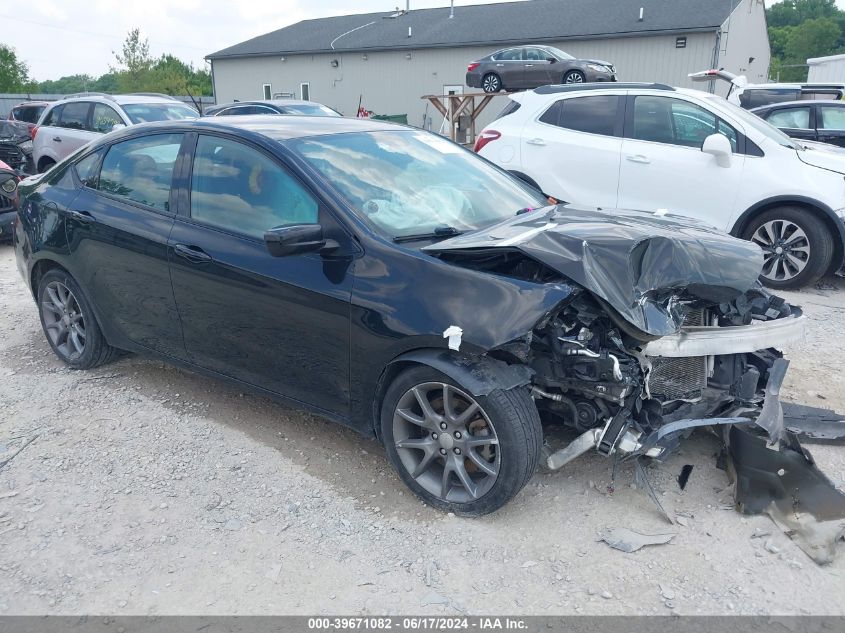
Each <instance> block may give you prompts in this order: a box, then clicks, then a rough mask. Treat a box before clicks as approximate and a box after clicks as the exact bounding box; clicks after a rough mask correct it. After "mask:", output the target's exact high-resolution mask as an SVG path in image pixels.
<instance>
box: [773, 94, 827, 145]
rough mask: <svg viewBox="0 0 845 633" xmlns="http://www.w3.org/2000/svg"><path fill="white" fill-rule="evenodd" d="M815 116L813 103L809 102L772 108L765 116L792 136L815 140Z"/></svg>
mask: <svg viewBox="0 0 845 633" xmlns="http://www.w3.org/2000/svg"><path fill="white" fill-rule="evenodd" d="M814 116H815V113H814V112H813V104H812V102H807V105H794V106H787V107H777V108H772V109H771V110H770V111H769V113H768V114H766V115H765V117H764V118H765V119H766V121H768V122H769V123H771V124H772V125H774V126H775V127H776V128H780V130H781V131H782V132H783V133H784V134H787V135H789V136H791V137H792V138H799V139H804V140H806V141H815V140H816V130H815V125H814V124H813V121H814Z"/></svg>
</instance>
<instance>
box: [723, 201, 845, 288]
mask: <svg viewBox="0 0 845 633" xmlns="http://www.w3.org/2000/svg"><path fill="white" fill-rule="evenodd" d="M782 206H793V207H803V208H805V209H807V210H808V211H810V212H811V213H813V214H814V215H815V216H816V217H817V218H819V219H820V220H822V221H823V222H824V223H825V226H826V227H827V228H828V230H829V231H830V233H831V235H833V237H834V244H833V259H832V260H831V265H830V266H831V267H830V270H828V271H827V272H828V273H830V272H835V271H836V270H838V269H839V268H840V267H841V266H842V265H843V263H845V223H843V221H842V220H841V219H840V218H839V217H838V216H837V215H836V212H835V211H834V210H833V209H831V208H830V207H829V206H828V205H826V204H824V203H823V202H819V201H818V200H814V199H813V198H807V197H805V196H774V197H772V198H766V199H765V200H761V201H760V202H758V203H756V204H754V205H753V206H751V207H749V208H748V209H746V210H745V211H744V212H743V213H742V215H740V216H739V218H738V219H737V221H736V222H735V223H734V226H733V228H732V229H731V230H730V234H731V235H733V236H734V237H741V236H742V234H743V233H744V232H745V229H746V228H747V227H748V224H749V223H750V222H751V220H753V219H754V218H755V217H756V216H758V215H759V214H761V213H764V212H766V211H769V210H770V209H774V208H777V207H782ZM836 238H838V239H836Z"/></svg>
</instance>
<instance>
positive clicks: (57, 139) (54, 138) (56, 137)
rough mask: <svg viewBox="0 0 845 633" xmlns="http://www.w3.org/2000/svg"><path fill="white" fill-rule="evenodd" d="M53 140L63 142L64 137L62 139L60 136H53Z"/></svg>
mask: <svg viewBox="0 0 845 633" xmlns="http://www.w3.org/2000/svg"><path fill="white" fill-rule="evenodd" d="M53 140H54V141H55V142H56V143H61V142H62V139H61V138H59V137H58V136H54V137H53Z"/></svg>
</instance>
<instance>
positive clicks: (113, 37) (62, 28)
mask: <svg viewBox="0 0 845 633" xmlns="http://www.w3.org/2000/svg"><path fill="white" fill-rule="evenodd" d="M0 19H4V20H13V21H16V22H23V23H24V24H34V25H36V26H43V27H46V28H48V29H56V30H57V31H68V32H69V33H79V34H81V35H92V36H94V37H105V38H108V39H110V40H116V39H118V36H116V35H115V34H114V33H97V32H95V31H83V30H82V29H72V28H70V27H67V26H56V25H55V24H47V23H46V22H36V21H35V20H25V19H23V18H18V17H14V16H11V15H2V14H0ZM162 44H163V45H164V46H167V47H170V48H190V49H192V50H195V51H204V52H205V51H207V50H208V49H206V48H200V47H199V46H189V45H188V44H173V43H168V42H163V43H162Z"/></svg>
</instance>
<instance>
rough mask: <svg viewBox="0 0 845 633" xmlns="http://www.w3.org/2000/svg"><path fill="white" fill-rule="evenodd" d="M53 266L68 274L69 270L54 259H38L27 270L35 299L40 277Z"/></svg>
mask: <svg viewBox="0 0 845 633" xmlns="http://www.w3.org/2000/svg"><path fill="white" fill-rule="evenodd" d="M55 268H58V269H59V270H63V271H64V272H66V273H67V274H68V275H70V271H68V269H67V268H65V267H64V266H62V265H61V264H60V263H59V262H57V261H56V260H54V259H39V260H38V261H37V262H35V264H33V266H32V270H31V271H29V287H30V290H32V296H33V297H35V299H36V301H37V300H38V284H39V283H41V278H42V277H43V276H44V275H46V274H47V273H48V272H50V271H51V270H53V269H55ZM71 276H73V275H71ZM77 283H78V282H77Z"/></svg>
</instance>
